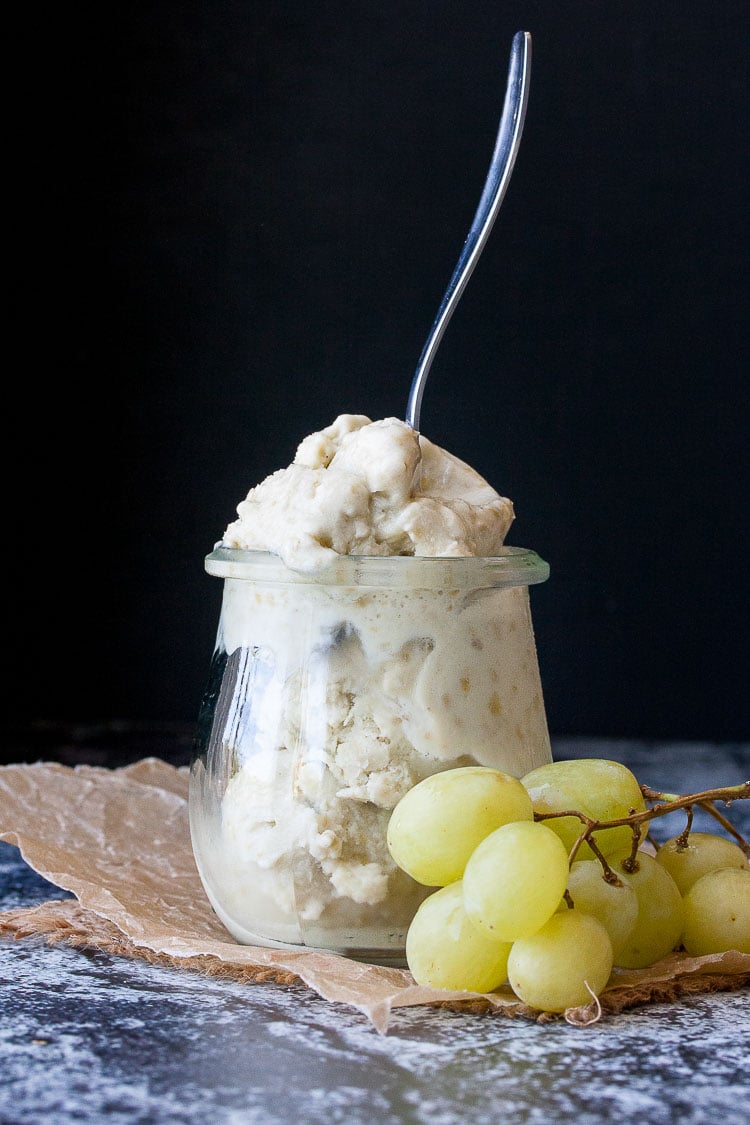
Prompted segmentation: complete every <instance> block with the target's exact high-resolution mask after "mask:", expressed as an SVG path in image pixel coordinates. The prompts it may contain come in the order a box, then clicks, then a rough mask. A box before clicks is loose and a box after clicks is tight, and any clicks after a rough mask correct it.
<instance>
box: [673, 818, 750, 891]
mask: <svg viewBox="0 0 750 1125" xmlns="http://www.w3.org/2000/svg"><path fill="white" fill-rule="evenodd" d="M656 858H657V860H658V862H659V863H660V864H661V865H662V867H664V868H665V869H666V870H667V871H668V872H669V874H670V875H671V876H672V878H673V879H674V881H675V883H676V884H677V886H678V887H679V889H680V894H682V895H685V894H687V892H688V891H689V890H690V888H691V887H692V885H693V883H695V882H696V881H697V880H698V879H700V878H701V876H702V875H708V873H709V871H720V870H721V869H722V868H724V867H736V868H739V869H740V870H744V871H750V862H748V858H747V856H746V855H745V853H744V852H743V850H742V848H740V847H738V845H737V844H733V843H732V841H731V840H728V839H727V838H726V836H717V835H716V834H715V833H713V832H691V833H690V835H689V836H688V838H687V845H682V844H681V841H680V837H679V836H673V837H672V839H671V840H667V841H666V842H665V843H663V844H662V846H661V847H660V848H659V850H658V852H657V853H656Z"/></svg>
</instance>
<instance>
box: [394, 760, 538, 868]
mask: <svg viewBox="0 0 750 1125" xmlns="http://www.w3.org/2000/svg"><path fill="white" fill-rule="evenodd" d="M533 816H534V813H533V809H532V807H531V798H530V797H529V795H528V793H527V791H526V789H525V788H524V786H523V785H522V784H521V782H520V781H519V780H518V778H516V777H511V775H510V774H508V773H504V772H503V771H502V770H495V769H490V768H489V767H486V766H463V767H459V768H457V769H451V770H442V771H441V772H440V773H435V774H432V775H431V776H430V777H426V778H424V780H422V781H420V782H418V783H417V784H416V785H415V786H414V787H413V788H412V789H410V790H409V791H408V793H406V794H405V795H404V796H403V797H402V798H401V800H400V801H399V802H398V804H397V805H396V807H395V809H394V810H393V812H392V813H391V817H390V820H389V822H388V834H387V841H388V849H389V851H390V853H391V856H392V857H393V859H394V860H395V862H396V864H397V865H398V866H399V867H400V868H401V869H402V870H403V871H406V872H407V874H409V875H411V877H412V879H416V881H417V882H418V883H422V884H424V885H425V886H427V887H444V886H447V885H448V884H449V883H455V882H456V881H457V880H458V879H460V878H461V877H462V875H463V873H464V867H465V866H466V861H467V860H468V858H469V856H470V855H471V853H472V852H473V851H474V849H475V848H476V846H477V844H479V843H480V841H482V840H483V839H484V838H485V837H486V836H489V834H490V832H493V831H494V830H495V829H496V828H499V827H500V825H501V824H507V823H508V822H509V821H515V820H529V821H530V820H532V819H533Z"/></svg>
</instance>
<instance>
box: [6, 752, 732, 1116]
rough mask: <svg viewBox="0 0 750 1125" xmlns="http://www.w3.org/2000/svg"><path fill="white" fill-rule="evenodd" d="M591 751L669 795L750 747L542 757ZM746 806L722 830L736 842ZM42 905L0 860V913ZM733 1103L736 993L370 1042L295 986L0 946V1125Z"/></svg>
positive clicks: (707, 1111)
mask: <svg viewBox="0 0 750 1125" xmlns="http://www.w3.org/2000/svg"><path fill="white" fill-rule="evenodd" d="M597 753H601V754H602V755H603V756H608V757H616V758H618V760H620V761H626V762H627V763H628V764H629V765H631V766H632V767H633V768H634V769H635V770H636V772H637V773H638V776H639V778H640V780H642V781H645V782H647V783H648V784H651V785H654V786H664V787H666V786H667V785H668V786H669V787H670V788H672V789H675V788H677V789H679V790H680V791H682V792H689V791H697V790H699V789H702V788H706V787H708V785H713V784H721V783H726V784H730V783H734V782H737V781H739V780H743V779H744V778H745V777H747V776H748V774H750V746H737V745H732V746H721V747H716V746H708V745H700V746H698V745H691V744H664V745H659V746H653V745H647V744H643V743H639V744H632V743H617V744H613V743H610V744H602V743H601V742H593V741H592V742H587V743H581V742H580V741H576V742H558V743H557V744H556V746H555V756H556V757H565V756H568V757H575V756H582V755H583V754H597ZM748 804H750V802H742V804H741V805H739V804H738V805H736V806H735V810H734V811H733V813H732V820H733V822H734V823H735V824H736V825H737V827H738V828H740V829H741V830H742V831H744V832H746V833H750V809H748V808H747V806H748ZM668 821H669V822H670V824H671V823H672V818H671V817H670V818H668ZM658 823H659V824H661V825H665V824H666V823H667V821H660V822H658ZM696 826H697V825H696ZM681 827H682V825H681V824H680V825H679V826H678V827H676V828H675V830H676V831H679V829H680V828H681ZM704 827H705V825H704ZM668 834H672V831H671V829H670V831H669V833H668ZM51 897H66V895H65V892H62V891H60V890H58V889H57V888H54V887H52V886H50V884H48V883H46V882H45V881H44V880H42V879H40V878H39V876H37V875H36V874H35V873H34V872H33V871H31V869H30V868H29V867H27V865H26V864H25V863H24V862H23V860H22V859H21V858H20V856H19V853H18V851H17V850H16V849H15V848H13V847H11V846H10V845H6V844H3V845H0V909H9V908H11V907H14V906H24V905H33V904H34V903H36V902H41V901H44V900H45V899H47V898H51ZM749 1106H750V992H748V990H744V991H741V992H736V993H728V994H721V995H710V996H700V997H695V998H693V999H691V1000H689V1001H687V1002H683V1003H680V1004H679V1005H653V1006H648V1007H645V1008H641V1009H638V1010H634V1011H631V1012H628V1013H624V1014H622V1015H620V1016H616V1017H610V1018H609V1019H608V1020H606V1021H604V1022H602V1023H600V1024H598V1025H595V1026H593V1027H589V1028H586V1029H577V1028H573V1027H570V1026H569V1025H567V1024H565V1023H553V1024H548V1025H537V1024H532V1023H527V1022H524V1021H520V1020H519V1021H509V1020H505V1019H502V1018H497V1017H492V1016H467V1015H463V1014H457V1013H451V1012H436V1011H433V1010H429V1009H423V1008H413V1009H405V1010H400V1011H398V1012H396V1014H395V1018H394V1021H393V1025H392V1027H391V1029H390V1030H389V1032H388V1034H387V1035H385V1036H383V1035H379V1034H378V1033H377V1032H376V1031H375V1030H374V1029H373V1028H372V1026H371V1025H370V1023H369V1022H368V1021H367V1020H366V1019H365V1018H364V1017H363V1016H361V1015H360V1014H359V1013H357V1012H355V1011H353V1010H351V1009H348V1008H346V1007H344V1006H338V1005H331V1004H329V1003H327V1002H325V1001H323V1000H321V999H320V998H319V997H318V996H316V995H315V994H314V993H312V992H310V991H308V990H307V989H305V988H303V987H282V986H278V985H238V984H233V983H230V982H223V981H216V980H207V979H204V978H202V977H199V976H196V975H193V974H190V973H184V972H180V971H178V970H171V969H162V968H155V967H152V966H150V965H148V964H146V963H141V962H136V961H130V960H126V959H118V958H113V957H109V956H105V955H103V954H98V953H96V954H88V953H82V952H79V951H76V950H72V949H68V948H64V947H47V946H44V945H42V944H40V943H38V942H36V941H35V940H23V941H17V942H12V941H7V940H6V941H0V1122H1V1123H2V1125H41V1123H43V1125H68V1123H72V1122H100V1121H104V1120H106V1121H107V1122H111V1123H113V1125H118V1123H123V1125H124V1123H131V1122H137V1123H141V1122H142V1123H150V1122H155V1123H165V1125H167V1123H175V1125H177V1123H181V1122H185V1123H192V1122H195V1123H198V1122H200V1123H203V1122H207V1121H210V1122H211V1123H212V1125H225V1123H226V1125H235V1123H237V1125H245V1123H247V1125H256V1123H257V1125H261V1123H262V1125H266V1123H276V1122H292V1121H294V1122H296V1121H302V1122H305V1123H307V1122H309V1123H318V1122H320V1123H321V1125H322V1123H324V1122H325V1123H326V1125H329V1123H337V1122H341V1123H346V1125H355V1123H359V1122H362V1123H363V1125H364V1123H365V1122H383V1123H389V1125H390V1123H393V1125H405V1123H410V1122H415V1123H427V1122H430V1123H432V1125H449V1123H453V1122H459V1121H460V1122H462V1123H463V1122H467V1123H482V1122H488V1123H489V1122H493V1123H495V1122H497V1121H498V1120H500V1121H504V1120H506V1121H512V1122H513V1123H514V1125H515V1123H523V1122H530V1123H536V1122H539V1123H540V1125H541V1123H545V1125H546V1123H549V1122H560V1121H575V1122H576V1125H599V1123H601V1122H609V1121H612V1122H618V1123H622V1125H628V1123H630V1122H632V1123H634V1125H635V1123H636V1122H638V1125H641V1123H642V1122H644V1121H647V1122H649V1123H650V1125H662V1123H663V1125H672V1123H675V1125H676V1123H677V1122H679V1123H681V1125H706V1123H707V1122H719V1121H721V1122H722V1123H723V1125H747V1123H748V1120H750V1112H749V1109H748V1107H749Z"/></svg>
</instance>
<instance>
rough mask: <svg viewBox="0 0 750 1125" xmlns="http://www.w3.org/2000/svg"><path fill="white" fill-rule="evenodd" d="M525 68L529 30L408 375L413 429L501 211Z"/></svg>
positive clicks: (523, 98)
mask: <svg viewBox="0 0 750 1125" xmlns="http://www.w3.org/2000/svg"><path fill="white" fill-rule="evenodd" d="M530 71H531V35H530V34H529V32H528V31H519V32H517V33H516V34H515V35H514V36H513V44H512V46H511V52H510V65H509V68H508V84H507V86H506V90H505V102H504V104H503V113H502V117H501V118H500V126H499V128H498V132H497V140H496V141H495V151H494V152H493V154H492V161H491V162H490V168H489V171H488V173H487V179H486V181H485V185H484V190H483V191H482V196H481V198H480V200H479V206H478V207H477V212H476V214H475V216H474V221H473V222H472V224H471V229H470V230H469V233H468V235H467V236H466V242H465V243H464V247H463V250H462V251H461V256H460V258H459V259H458V264H457V265H456V268H455V270H454V271H453V276H452V277H451V280H450V283H449V285H448V288H447V290H446V292H445V296H444V297H443V300H442V303H441V305H440V308H439V309H438V314H437V316H436V317H435V320H434V322H433V325H432V328H431V330H430V334H429V336H428V337H427V342H426V343H425V346H424V348H423V349H422V355H421V356H420V359H419V363H418V364H417V369H416V371H415V373H414V378H413V380H412V384H411V391H410V392H409V402H408V405H407V408H406V422H407V424H408V425H410V426H411V427H412V429H414V430H418V429H419V414H420V409H421V405H422V395H423V393H424V385H425V382H426V381H427V375H428V372H429V370H430V367H431V366H432V361H433V359H434V358H435V353H436V351H437V349H438V346H439V344H440V341H441V340H442V338H443V333H444V332H445V329H446V328H447V326H448V321H449V320H450V318H451V316H452V315H453V310H454V309H455V307H456V305H457V304H458V301H459V299H460V297H461V294H462V293H463V291H464V289H465V288H466V283H467V281H468V280H469V278H470V277H471V274H472V271H473V269H474V266H475V265H476V264H477V261H478V259H479V255H480V254H481V253H482V250H483V249H484V245H485V243H486V241H487V239H488V237H489V233H490V231H491V230H492V224H493V223H494V221H495V219H496V217H497V213H498V211H499V210H500V204H501V203H502V201H503V198H504V197H505V192H506V190H507V187H508V182H509V180H510V177H511V173H512V172H513V166H514V164H515V162H516V156H517V154H518V147H519V145H520V143H521V133H522V132H523V123H524V121H525V119H526V106H527V104H528V100H529V74H530Z"/></svg>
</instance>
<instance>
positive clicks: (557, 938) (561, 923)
mask: <svg viewBox="0 0 750 1125" xmlns="http://www.w3.org/2000/svg"><path fill="white" fill-rule="evenodd" d="M612 959H613V955H612V943H611V941H610V940H609V935H608V934H607V931H606V930H605V928H604V926H603V925H602V924H601V922H600V921H599V920H598V918H594V917H593V915H591V914H584V913H583V912H582V911H580V910H575V909H574V910H562V911H560V912H559V913H558V914H553V915H552V917H551V918H550V919H549V921H548V922H547V923H546V924H545V925H544V926H542V928H541V929H540V930H538V931H537V933H535V934H532V935H531V936H530V937H526V938H521V939H519V940H518V941H515V942H514V943H513V945H512V946H511V950H510V956H509V957H508V981H509V983H510V986H511V988H512V989H513V991H514V992H515V994H516V996H518V998H519V999H520V1000H523V1002H524V1003H525V1004H528V1005H529V1006H530V1007H532V1008H538V1009H540V1011H545V1012H564V1011H565V1009H566V1008H574V1007H578V1006H579V1005H581V1004H587V1003H588V1002H589V1001H590V1000H591V998H592V993H593V995H594V996H598V995H599V993H600V992H601V991H602V989H603V988H604V986H605V985H606V983H607V981H608V980H609V976H610V973H611V972H612Z"/></svg>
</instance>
